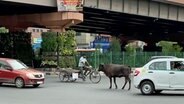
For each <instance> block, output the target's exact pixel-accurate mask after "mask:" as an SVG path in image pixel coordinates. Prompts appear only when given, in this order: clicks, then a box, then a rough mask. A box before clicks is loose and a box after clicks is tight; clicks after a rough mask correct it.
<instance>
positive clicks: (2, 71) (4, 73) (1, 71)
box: [0, 61, 14, 83]
mask: <svg viewBox="0 0 184 104" xmlns="http://www.w3.org/2000/svg"><path fill="white" fill-rule="evenodd" d="M0 66H1V67H0V80H1V82H8V83H12V82H13V78H12V77H13V76H12V75H14V74H12V73H13V71H11V70H7V69H6V68H5V66H8V63H7V62H5V61H0Z"/></svg>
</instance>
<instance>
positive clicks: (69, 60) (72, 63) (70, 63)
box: [59, 56, 76, 68]
mask: <svg viewBox="0 0 184 104" xmlns="http://www.w3.org/2000/svg"><path fill="white" fill-rule="evenodd" d="M60 60H61V61H60V63H59V66H61V67H65V68H66V67H71V68H75V67H76V60H75V56H62V57H60Z"/></svg>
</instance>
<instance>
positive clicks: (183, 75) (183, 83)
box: [169, 61, 184, 89]
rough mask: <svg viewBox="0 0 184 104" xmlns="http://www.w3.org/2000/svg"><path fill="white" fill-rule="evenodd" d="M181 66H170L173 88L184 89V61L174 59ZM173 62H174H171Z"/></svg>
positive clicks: (171, 85)
mask: <svg viewBox="0 0 184 104" xmlns="http://www.w3.org/2000/svg"><path fill="white" fill-rule="evenodd" d="M174 62H175V63H178V64H179V67H175V68H173V69H172V68H170V71H169V77H170V87H171V88H173V89H184V69H183V68H184V61H174ZM170 63H172V62H170Z"/></svg>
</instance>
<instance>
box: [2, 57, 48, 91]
mask: <svg viewBox="0 0 184 104" xmlns="http://www.w3.org/2000/svg"><path fill="white" fill-rule="evenodd" d="M44 79H45V78H44V73H42V72H40V71H37V70H34V69H31V68H29V67H27V66H26V65H25V64H24V63H23V62H21V61H19V60H16V59H8V58H0V85H1V84H2V83H12V84H15V85H16V87H17V88H22V87H24V86H26V85H33V87H38V86H39V85H40V84H44Z"/></svg>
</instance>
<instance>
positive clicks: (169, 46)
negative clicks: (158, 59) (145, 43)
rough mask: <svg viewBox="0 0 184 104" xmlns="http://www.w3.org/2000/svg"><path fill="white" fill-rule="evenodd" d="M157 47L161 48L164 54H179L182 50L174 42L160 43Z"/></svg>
mask: <svg viewBox="0 0 184 104" xmlns="http://www.w3.org/2000/svg"><path fill="white" fill-rule="evenodd" d="M158 45H159V46H161V47H162V52H164V53H168V52H181V51H182V49H183V48H182V47H181V46H179V45H178V44H176V42H169V41H160V42H159V43H158Z"/></svg>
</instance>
